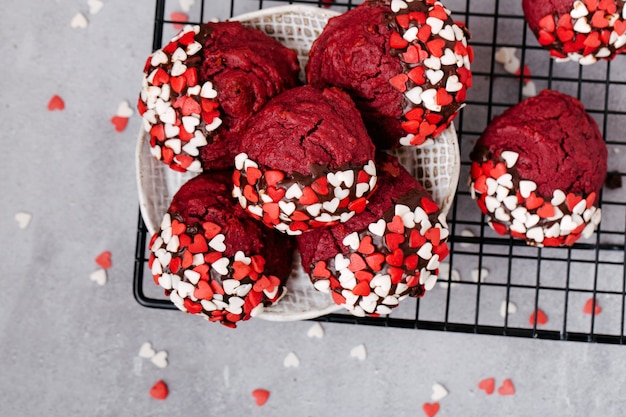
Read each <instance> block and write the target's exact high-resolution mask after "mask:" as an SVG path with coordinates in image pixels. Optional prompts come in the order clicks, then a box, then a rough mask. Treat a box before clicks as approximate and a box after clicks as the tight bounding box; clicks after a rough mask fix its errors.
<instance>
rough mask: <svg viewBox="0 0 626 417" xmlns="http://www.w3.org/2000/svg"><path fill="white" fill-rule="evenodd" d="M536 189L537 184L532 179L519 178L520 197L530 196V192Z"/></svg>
mask: <svg viewBox="0 0 626 417" xmlns="http://www.w3.org/2000/svg"><path fill="white" fill-rule="evenodd" d="M536 189H537V184H536V183H535V182H533V181H526V180H521V181H520V182H519V191H520V194H521V195H522V197H524V198H528V197H530V193H532V192H533V191H535V190H536Z"/></svg>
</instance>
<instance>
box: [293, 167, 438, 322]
mask: <svg viewBox="0 0 626 417" xmlns="http://www.w3.org/2000/svg"><path fill="white" fill-rule="evenodd" d="M379 175H380V176H379V189H378V191H376V193H375V194H374V195H373V196H372V198H371V201H370V204H369V205H368V206H367V208H366V210H365V211H364V212H362V213H360V214H357V215H356V216H354V218H353V219H352V220H350V221H349V222H347V223H344V224H338V225H336V226H333V227H330V228H324V229H318V230H315V231H312V232H310V233H306V234H303V235H301V236H298V237H296V242H297V246H298V250H299V251H300V254H301V256H302V266H303V268H304V270H305V271H306V272H307V273H308V274H309V276H310V278H311V281H312V282H313V285H314V286H315V288H316V289H318V290H320V291H323V292H327V293H330V294H331V295H332V298H333V300H334V301H335V302H336V303H337V304H340V305H342V306H344V307H346V308H347V309H348V310H349V311H350V312H351V313H352V314H355V315H357V316H364V315H371V316H377V315H380V314H389V313H390V312H391V309H392V308H394V307H396V306H397V305H398V303H399V302H400V301H401V300H402V299H403V298H405V297H407V296H413V297H421V296H423V295H424V293H425V291H427V290H430V289H431V288H433V286H434V285H435V283H436V281H437V274H438V267H439V262H440V261H441V260H443V259H444V258H445V257H446V256H447V255H448V246H447V243H446V241H447V239H448V229H447V225H446V221H445V215H444V214H442V213H441V211H440V210H439V207H438V206H437V204H436V203H435V202H434V201H433V200H432V198H431V196H430V194H428V192H426V191H425V190H424V189H423V188H422V186H421V185H420V183H419V182H418V181H417V180H416V179H415V178H413V177H412V176H411V175H410V174H409V173H408V172H406V170H404V168H402V166H400V164H399V163H398V161H397V160H396V159H395V158H392V157H384V158H383V159H382V160H379Z"/></svg>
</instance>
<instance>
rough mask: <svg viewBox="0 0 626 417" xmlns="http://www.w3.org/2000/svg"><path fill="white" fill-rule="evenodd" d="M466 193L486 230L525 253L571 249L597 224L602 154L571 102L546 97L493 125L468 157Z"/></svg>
mask: <svg viewBox="0 0 626 417" xmlns="http://www.w3.org/2000/svg"><path fill="white" fill-rule="evenodd" d="M471 159H472V161H473V163H472V169H471V182H470V190H471V192H472V193H473V195H474V197H475V198H476V199H477V202H478V205H479V207H480V209H481V211H482V212H483V213H484V214H486V215H487V216H488V221H489V223H490V224H491V226H492V227H493V228H494V229H495V230H496V231H497V232H498V233H500V234H507V233H510V234H511V235H512V236H514V237H518V238H523V239H525V240H526V242H527V243H528V244H530V245H536V246H561V245H572V244H573V243H574V242H575V241H576V240H577V239H578V238H580V237H581V236H585V237H588V236H590V235H591V234H592V233H593V231H594V230H595V228H596V227H597V225H598V224H599V222H600V219H601V212H600V209H599V208H597V206H598V203H599V197H598V196H599V192H600V189H601V187H602V184H603V182H604V178H605V177H606V170H607V150H606V146H605V144H604V140H603V139H602V136H601V134H600V131H599V129H598V126H597V124H596V122H595V121H594V120H593V119H592V118H591V117H590V116H589V115H588V114H587V112H586V111H585V109H584V108H583V106H582V104H581V103H580V102H579V101H578V100H576V99H575V98H573V97H570V96H567V95H565V94H561V93H559V92H556V91H549V90H545V91H542V92H541V93H540V94H539V95H538V96H536V97H533V98H530V99H527V100H525V101H523V102H521V103H519V104H518V105H516V106H513V107H512V108H510V109H508V110H507V111H505V112H504V113H503V114H502V115H500V116H498V117H496V118H495V119H494V120H493V121H492V122H491V123H490V124H489V126H488V127H487V129H486V130H485V132H483V135H482V136H481V138H480V139H479V140H478V142H477V143H476V146H475V147H474V150H473V151H472V153H471Z"/></svg>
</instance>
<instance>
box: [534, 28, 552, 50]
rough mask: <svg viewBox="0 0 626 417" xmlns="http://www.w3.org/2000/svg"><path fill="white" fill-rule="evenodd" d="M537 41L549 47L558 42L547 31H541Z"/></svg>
mask: <svg viewBox="0 0 626 417" xmlns="http://www.w3.org/2000/svg"><path fill="white" fill-rule="evenodd" d="M537 40H538V41H539V44H541V45H543V46H547V45H552V44H553V43H554V41H556V38H555V37H554V35H553V34H552V33H549V32H547V31H545V30H540V31H539V34H538V36H537Z"/></svg>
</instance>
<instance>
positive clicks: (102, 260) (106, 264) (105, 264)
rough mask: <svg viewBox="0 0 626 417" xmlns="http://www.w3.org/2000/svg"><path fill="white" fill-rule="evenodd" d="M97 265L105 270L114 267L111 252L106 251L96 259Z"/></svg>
mask: <svg viewBox="0 0 626 417" xmlns="http://www.w3.org/2000/svg"><path fill="white" fill-rule="evenodd" d="M96 264H98V265H99V266H101V267H102V268H104V269H109V268H110V267H111V265H112V263H111V252H110V251H108V250H106V251H104V252H102V253H101V254H100V255H98V256H97V257H96Z"/></svg>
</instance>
